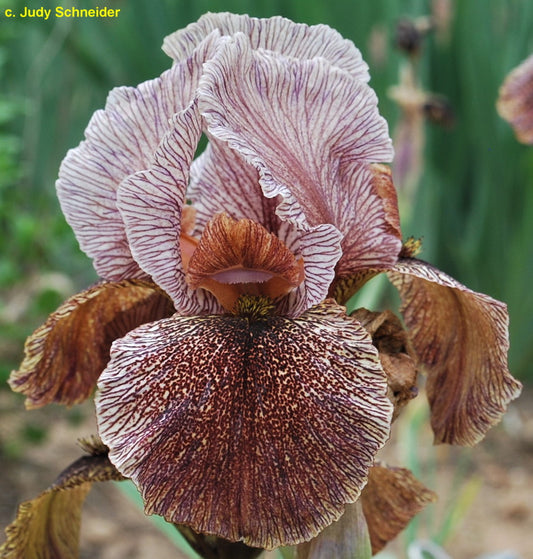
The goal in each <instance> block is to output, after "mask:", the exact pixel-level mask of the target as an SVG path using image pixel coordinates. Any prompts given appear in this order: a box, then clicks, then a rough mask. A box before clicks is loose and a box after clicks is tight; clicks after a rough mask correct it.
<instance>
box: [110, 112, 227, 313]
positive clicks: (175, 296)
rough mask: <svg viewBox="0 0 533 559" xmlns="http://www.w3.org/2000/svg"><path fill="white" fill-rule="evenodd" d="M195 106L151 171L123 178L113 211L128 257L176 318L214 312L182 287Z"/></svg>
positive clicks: (210, 303) (181, 116) (209, 301)
mask: <svg viewBox="0 0 533 559" xmlns="http://www.w3.org/2000/svg"><path fill="white" fill-rule="evenodd" d="M201 124H202V123H201V118H200V115H199V114H198V110H197V107H196V102H194V103H193V104H192V105H191V106H190V107H189V108H188V109H186V110H185V111H183V112H181V113H178V114H176V115H175V116H174V118H173V128H172V130H170V131H169V132H168V133H167V135H166V136H165V138H164V140H163V141H162V142H161V145H160V146H159V148H158V150H157V152H156V154H155V161H154V164H153V165H152V167H151V168H150V169H149V170H147V171H143V172H139V173H136V174H135V175H131V176H129V177H128V178H127V179H126V180H124V181H123V182H122V184H121V185H120V188H119V192H118V208H119V210H120V213H121V216H122V219H123V220H124V223H125V226H126V232H127V235H128V242H129V244H130V248H131V251H132V254H133V256H134V258H135V260H136V261H137V262H139V264H140V266H141V267H142V268H143V270H144V271H145V272H146V273H147V274H149V275H150V276H151V277H152V278H153V279H154V281H155V282H156V283H157V285H159V286H160V287H161V288H163V289H164V290H165V291H166V292H167V293H168V294H169V296H170V297H171V298H172V300H173V301H174V305H175V307H176V310H177V311H178V312H182V313H186V314H196V313H199V312H202V311H207V312H212V311H217V310H220V307H219V305H218V303H217V302H216V300H215V299H214V298H213V297H211V296H210V295H209V294H207V293H206V294H205V295H206V297H205V298H203V299H201V298H199V297H202V294H199V295H198V296H197V295H195V293H194V292H193V291H192V290H191V289H190V288H189V287H188V286H187V283H186V282H185V272H184V269H183V265H182V256H181V252H180V233H181V219H182V211H183V206H184V204H185V191H186V188H187V183H188V181H189V169H190V165H191V162H192V159H193V157H194V153H195V151H196V147H197V145H198V140H199V139H200V135H201V133H202V128H201Z"/></svg>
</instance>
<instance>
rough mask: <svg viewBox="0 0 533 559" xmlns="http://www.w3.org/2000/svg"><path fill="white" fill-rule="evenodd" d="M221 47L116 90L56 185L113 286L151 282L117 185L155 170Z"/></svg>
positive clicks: (85, 246) (210, 43)
mask: <svg viewBox="0 0 533 559" xmlns="http://www.w3.org/2000/svg"><path fill="white" fill-rule="evenodd" d="M216 40H217V37H215V36H210V37H209V38H208V39H206V41H204V43H202V45H201V46H200V47H199V48H198V49H197V50H196V51H195V52H194V53H193V54H192V56H191V58H189V59H187V60H184V61H183V62H182V63H181V64H177V65H175V66H174V67H173V68H172V69H171V70H168V71H167V72H165V73H163V74H162V75H161V77H159V78H157V79H154V80H151V81H147V82H144V83H142V84H140V85H139V86H138V87H136V88H133V87H120V88H117V89H114V90H113V91H112V92H111V93H110V94H109V97H108V100H107V103H106V108H105V109H104V110H100V111H97V112H96V113H95V114H94V115H93V117H92V119H91V121H90V123H89V125H88V127H87V130H86V131H85V136H86V140H85V141H83V142H82V143H81V144H80V145H79V146H78V147H77V148H75V149H72V150H70V151H69V152H68V154H67V156H66V157H65V159H64V160H63V163H62V164H61V168H60V170H59V179H58V181H57V185H56V186H57V192H58V197H59V201H60V203H61V209H62V210H63V213H64V214H65V217H66V219H67V222H68V223H69V225H70V226H71V227H72V229H73V230H74V232H75V234H76V237H77V239H78V242H79V243H80V246H81V248H82V250H83V251H84V252H86V253H87V255H88V256H90V257H91V258H92V259H93V263H94V266H95V268H96V271H97V272H98V274H99V275H100V276H101V277H103V278H105V279H107V280H114V281H119V280H121V279H124V278H131V277H143V276H145V274H144V273H143V272H142V271H141V270H140V268H139V266H138V264H137V263H136V262H135V261H134V260H133V258H132V256H131V253H130V250H129V245H128V242H127V239H126V234H125V231H124V224H123V222H122V219H121V217H120V213H119V211H118V209H117V205H116V196H117V190H118V186H119V184H120V183H121V181H123V180H124V179H125V178H126V177H128V176H129V175H132V174H133V173H136V172H138V171H141V170H144V169H147V168H148V167H150V165H151V164H152V163H153V161H154V153H155V150H156V149H157V146H158V145H159V142H160V141H161V139H162V138H163V136H164V135H165V133H166V132H167V131H168V129H169V121H170V119H171V118H172V116H173V115H174V114H175V113H177V112H178V111H181V110H182V109H184V108H185V107H186V106H188V105H189V103H190V102H191V101H192V99H193V97H194V91H195V88H196V86H197V83H198V79H199V75H200V72H201V68H202V63H203V61H204V60H205V59H206V58H207V57H208V56H209V53H210V52H212V49H213V48H214V44H215V42H216Z"/></svg>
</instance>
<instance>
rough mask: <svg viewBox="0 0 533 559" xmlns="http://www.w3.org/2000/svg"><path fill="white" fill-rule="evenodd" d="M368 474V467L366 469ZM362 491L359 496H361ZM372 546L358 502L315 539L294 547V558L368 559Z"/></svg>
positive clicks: (347, 508) (359, 502)
mask: <svg viewBox="0 0 533 559" xmlns="http://www.w3.org/2000/svg"><path fill="white" fill-rule="evenodd" d="M370 471H372V468H371V469H370ZM364 491H365V490H364V489H363V493H364ZM371 557H372V547H371V545H370V536H369V533H368V527H367V524H366V520H365V517H364V514H363V508H362V506H361V500H358V501H357V502H356V503H353V504H351V505H348V506H347V507H346V511H345V512H344V514H343V515H342V516H341V517H340V518H339V520H337V521H336V522H333V524H330V525H329V526H328V527H327V528H325V529H324V530H322V532H320V534H318V536H316V537H315V538H313V539H312V540H310V541H308V542H304V543H301V544H299V545H298V546H297V547H296V555H295V559H370V558H371Z"/></svg>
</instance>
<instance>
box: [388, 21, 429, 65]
mask: <svg viewBox="0 0 533 559" xmlns="http://www.w3.org/2000/svg"><path fill="white" fill-rule="evenodd" d="M432 28H433V24H432V22H431V19H430V18H428V17H420V18H417V19H414V20H413V19H407V18H404V19H400V20H399V21H398V23H397V24H396V34H395V38H394V43H395V45H396V47H397V48H399V49H400V50H403V51H405V52H406V53H407V54H409V55H410V56H413V55H417V54H418V53H419V52H420V48H421V46H422V41H423V39H424V37H425V36H426V35H427V33H428V32H429V31H430V30H431V29H432Z"/></svg>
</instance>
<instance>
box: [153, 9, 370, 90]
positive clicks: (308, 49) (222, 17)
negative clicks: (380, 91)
mask: <svg viewBox="0 0 533 559" xmlns="http://www.w3.org/2000/svg"><path fill="white" fill-rule="evenodd" d="M214 30H218V31H219V32H220V33H221V34H222V35H234V34H235V33H238V32H242V33H244V34H245V35H247V36H248V38H249V39H250V43H251V45H252V48H254V49H257V48H261V49H266V50H271V51H274V52H278V53H280V54H282V55H284V56H288V57H293V58H298V59H300V60H305V59H310V58H316V57H322V58H325V59H326V60H327V61H328V62H330V63H331V64H333V65H335V66H338V67H339V68H342V69H343V70H345V71H347V72H348V73H350V74H351V75H352V76H353V77H354V78H357V79H358V80H361V81H364V82H367V81H368V80H369V79H370V77H369V75H368V66H367V64H366V62H364V60H363V58H362V56H361V53H360V52H359V50H358V49H357V48H356V47H355V45H354V44H353V43H352V42H351V41H348V40H347V39H344V38H343V37H342V36H341V35H340V34H339V33H338V31H335V30H334V29H332V28H331V27H328V26H327V25H312V26H308V25H305V24H303V23H294V22H293V21H291V20H289V19H285V18H283V17H280V16H277V17H271V18H265V19H260V18H255V17H249V16H247V15H237V14H231V13H227V12H225V13H208V14H205V15H203V16H202V17H201V18H200V19H199V20H198V21H197V22H194V23H191V24H190V25H189V26H187V27H186V28H185V29H180V30H179V31H176V32H175V33H173V34H172V35H169V36H168V37H166V38H165V40H164V42H163V50H164V51H165V52H166V53H167V54H168V55H169V56H170V57H171V58H173V59H174V60H176V61H180V60H183V59H184V58H186V57H188V56H190V54H191V52H192V51H193V49H194V48H195V47H196V46H197V45H198V44H199V43H200V41H202V40H203V39H204V38H205V37H206V36H207V35H208V34H209V33H211V32H213V31H214Z"/></svg>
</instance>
